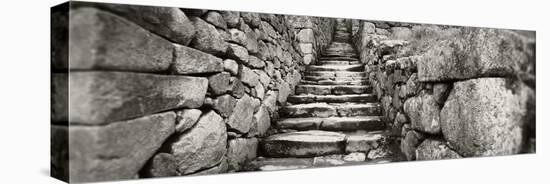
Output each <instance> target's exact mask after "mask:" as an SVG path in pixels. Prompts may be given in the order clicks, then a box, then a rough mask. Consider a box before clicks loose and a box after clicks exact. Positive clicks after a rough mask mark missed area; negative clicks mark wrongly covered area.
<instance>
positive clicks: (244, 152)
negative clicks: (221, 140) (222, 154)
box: [227, 138, 258, 171]
mask: <svg viewBox="0 0 550 184" xmlns="http://www.w3.org/2000/svg"><path fill="white" fill-rule="evenodd" d="M228 144H229V147H228V149H227V162H228V165H229V168H228V169H229V170H233V171H235V170H240V169H241V166H243V165H244V164H245V163H246V162H248V161H250V160H252V159H254V158H256V152H257V151H258V139H256V138H250V139H243V138H237V139H232V140H229V142H228Z"/></svg>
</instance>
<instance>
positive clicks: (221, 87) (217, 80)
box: [208, 72, 231, 96]
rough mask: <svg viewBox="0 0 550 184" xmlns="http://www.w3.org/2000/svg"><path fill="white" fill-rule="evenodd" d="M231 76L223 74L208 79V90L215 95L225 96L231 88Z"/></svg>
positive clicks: (226, 73)
mask: <svg viewBox="0 0 550 184" xmlns="http://www.w3.org/2000/svg"><path fill="white" fill-rule="evenodd" d="M230 79H231V74H229V73H228V72H221V73H217V74H214V75H212V76H210V77H208V90H209V91H210V92H211V93H212V94H213V95H216V96H218V95H223V94H225V92H227V90H229V87H230Z"/></svg>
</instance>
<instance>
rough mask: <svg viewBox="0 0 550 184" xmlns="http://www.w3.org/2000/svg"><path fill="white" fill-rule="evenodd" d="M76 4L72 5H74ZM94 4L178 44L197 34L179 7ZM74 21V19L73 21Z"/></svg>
mask: <svg viewBox="0 0 550 184" xmlns="http://www.w3.org/2000/svg"><path fill="white" fill-rule="evenodd" d="M73 3H74V2H73ZM74 4H76V6H78V5H79V4H85V3H82V2H76V3H74ZM74 4H71V5H73V6H74ZM90 4H92V3H90ZM92 5H93V6H96V7H99V8H102V9H106V10H108V11H110V12H113V13H115V14H117V15H120V16H122V17H124V18H126V19H128V20H130V21H132V22H134V23H136V24H138V25H139V26H141V27H143V28H145V29H147V30H149V31H151V32H153V33H155V34H157V35H160V36H162V37H164V38H167V39H168V40H171V41H172V42H175V43H178V44H182V45H188V44H189V42H191V40H192V39H193V37H194V35H195V27H194V26H193V24H192V23H191V21H189V19H188V18H187V16H186V15H185V13H183V12H182V11H181V10H180V9H179V8H172V7H160V6H139V5H123V4H106V3H93V4H92ZM72 23H73V21H71V24H72Z"/></svg>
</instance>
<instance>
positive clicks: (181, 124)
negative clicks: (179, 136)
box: [176, 109, 202, 133]
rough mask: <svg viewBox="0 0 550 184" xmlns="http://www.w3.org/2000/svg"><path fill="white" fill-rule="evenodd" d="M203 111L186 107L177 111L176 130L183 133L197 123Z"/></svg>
mask: <svg viewBox="0 0 550 184" xmlns="http://www.w3.org/2000/svg"><path fill="white" fill-rule="evenodd" d="M201 114H202V111H200V110H198V109H185V110H181V111H178V112H176V115H177V116H176V132H178V133H183V132H185V131H186V130H188V129H190V128H191V127H193V125H195V123H197V120H199V117H200V116H201Z"/></svg>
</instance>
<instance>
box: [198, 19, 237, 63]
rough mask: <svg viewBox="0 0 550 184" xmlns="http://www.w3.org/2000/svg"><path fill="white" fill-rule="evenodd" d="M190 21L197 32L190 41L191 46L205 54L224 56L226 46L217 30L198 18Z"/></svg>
mask: <svg viewBox="0 0 550 184" xmlns="http://www.w3.org/2000/svg"><path fill="white" fill-rule="evenodd" d="M191 21H192V22H193V25H195V28H196V30H197V33H196V35H195V38H194V39H193V41H191V46H192V47H193V48H195V49H197V50H200V51H203V52H206V53H210V54H213V55H216V56H224V55H225V52H226V51H227V47H228V44H227V43H226V42H225V41H224V39H223V37H222V36H221V35H220V33H219V32H218V30H216V28H215V27H214V26H213V25H210V24H208V23H207V22H205V21H204V20H202V19H200V18H198V17H193V18H191Z"/></svg>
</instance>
